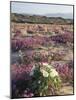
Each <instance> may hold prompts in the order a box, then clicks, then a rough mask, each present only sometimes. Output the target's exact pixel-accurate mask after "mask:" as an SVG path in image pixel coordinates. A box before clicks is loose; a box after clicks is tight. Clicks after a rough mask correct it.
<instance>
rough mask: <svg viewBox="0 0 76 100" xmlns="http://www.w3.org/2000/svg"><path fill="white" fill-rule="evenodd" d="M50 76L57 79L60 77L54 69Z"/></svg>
mask: <svg viewBox="0 0 76 100" xmlns="http://www.w3.org/2000/svg"><path fill="white" fill-rule="evenodd" d="M50 76H51V77H55V76H59V75H58V72H57V71H56V70H55V69H54V68H52V69H51V72H50Z"/></svg>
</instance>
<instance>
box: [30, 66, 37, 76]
mask: <svg viewBox="0 0 76 100" xmlns="http://www.w3.org/2000/svg"><path fill="white" fill-rule="evenodd" d="M35 69H36V67H35V65H34V66H33V68H32V69H31V72H30V76H33V74H34V70H35Z"/></svg>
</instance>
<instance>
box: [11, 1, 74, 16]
mask: <svg viewBox="0 0 76 100" xmlns="http://www.w3.org/2000/svg"><path fill="white" fill-rule="evenodd" d="M11 12H12V13H25V14H39V15H44V14H50V13H71V14H73V6H67V5H51V4H37V3H26V2H25V3H22V2H11Z"/></svg>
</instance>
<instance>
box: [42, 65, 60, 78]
mask: <svg viewBox="0 0 76 100" xmlns="http://www.w3.org/2000/svg"><path fill="white" fill-rule="evenodd" d="M44 67H45V68H44ZM46 68H48V69H49V72H50V73H49V72H48V71H47V70H46ZM40 71H41V73H42V74H43V76H44V77H48V76H49V75H50V77H52V78H54V77H55V76H59V75H58V72H57V71H56V70H55V69H54V68H53V66H51V65H49V64H48V63H43V68H41V69H40Z"/></svg>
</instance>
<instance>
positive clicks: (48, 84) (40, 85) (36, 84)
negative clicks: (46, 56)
mask: <svg viewBox="0 0 76 100" xmlns="http://www.w3.org/2000/svg"><path fill="white" fill-rule="evenodd" d="M40 67H42V66H40V65H39V66H36V68H35V70H34V74H33V79H32V81H31V90H32V91H33V92H34V94H35V96H46V95H48V94H50V93H51V94H57V92H56V91H58V90H59V89H60V85H61V80H60V77H59V76H55V77H51V76H50V73H51V71H50V68H48V67H46V69H45V70H46V72H47V73H48V76H46V75H45V76H44V74H46V73H44V72H43V73H42V71H41V68H40ZM51 89H52V90H53V93H52V91H51Z"/></svg>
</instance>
